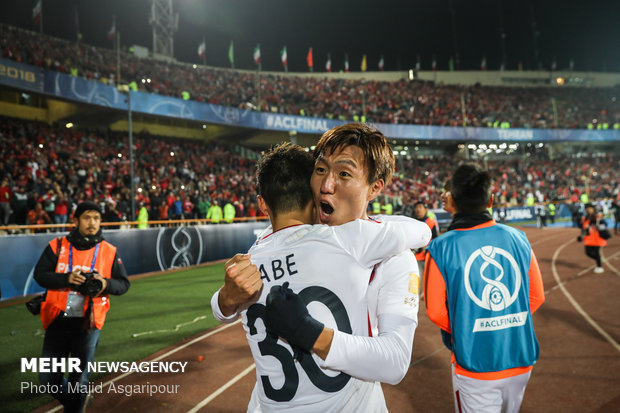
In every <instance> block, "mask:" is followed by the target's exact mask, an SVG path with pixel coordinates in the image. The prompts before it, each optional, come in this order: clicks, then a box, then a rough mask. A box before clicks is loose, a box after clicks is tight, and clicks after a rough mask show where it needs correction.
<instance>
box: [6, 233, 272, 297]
mask: <svg viewBox="0 0 620 413" xmlns="http://www.w3.org/2000/svg"><path fill="white" fill-rule="evenodd" d="M267 225H269V223H268V222H267V221H259V222H248V223H236V224H226V225H224V224H222V225H200V226H192V227H172V228H167V227H166V228H149V229H143V230H137V229H133V230H104V232H103V234H104V237H105V239H106V240H107V241H108V242H110V243H111V244H112V245H114V246H115V247H116V248H117V251H118V254H119V256H120V257H121V258H122V259H123V264H124V265H125V268H126V269H127V273H128V274H129V275H134V274H142V273H145V272H152V271H163V270H167V269H170V268H177V267H187V266H190V265H196V264H200V263H203V262H208V261H214V260H219V259H223V258H229V257H232V256H233V255H234V254H236V253H238V252H239V253H245V252H247V250H248V249H249V248H250V247H251V246H252V243H253V242H254V241H255V240H256V237H257V235H258V234H259V233H260V232H262V231H263V230H264V229H265V228H266V227H267ZM62 235H64V234H35V235H7V236H3V237H0V262H2V272H1V273H0V291H1V293H2V297H1V299H2V300H6V299H8V298H12V297H20V296H24V295H28V294H34V293H38V292H42V291H43V288H42V287H41V286H39V285H38V284H37V282H36V281H35V280H34V277H33V276H34V267H35V265H36V263H37V261H38V260H39V257H40V256H41V254H42V253H43V250H44V249H45V248H46V246H47V245H48V243H49V242H50V241H51V240H52V239H54V238H55V237H57V236H62Z"/></svg>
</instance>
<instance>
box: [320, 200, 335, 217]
mask: <svg viewBox="0 0 620 413" xmlns="http://www.w3.org/2000/svg"><path fill="white" fill-rule="evenodd" d="M321 212H323V214H324V215H327V216H329V215H331V214H333V212H334V207H332V206H331V205H330V204H328V203H327V202H324V201H323V202H321Z"/></svg>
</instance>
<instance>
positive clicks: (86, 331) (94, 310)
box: [34, 201, 129, 412]
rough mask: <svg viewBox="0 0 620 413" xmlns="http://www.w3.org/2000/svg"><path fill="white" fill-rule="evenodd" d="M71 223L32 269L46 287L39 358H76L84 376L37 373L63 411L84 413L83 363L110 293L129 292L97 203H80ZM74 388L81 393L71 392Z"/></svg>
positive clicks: (91, 350)
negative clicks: (52, 387) (50, 387)
mask: <svg viewBox="0 0 620 413" xmlns="http://www.w3.org/2000/svg"><path fill="white" fill-rule="evenodd" d="M74 223H75V228H74V229H73V230H72V231H71V232H70V233H69V234H67V235H66V236H65V237H62V238H58V239H53V240H52V241H50V243H49V245H48V246H47V247H46V248H45V250H44V251H43V254H42V255H41V258H39V262H38V263H37V265H36V267H35V270H34V279H35V280H36V281H37V283H39V285H41V286H42V287H44V288H47V295H46V298H45V301H43V302H42V303H41V310H40V311H41V322H42V324H43V329H44V330H46V331H45V339H44V341H43V351H42V354H41V357H54V358H66V357H76V358H79V359H80V370H81V371H82V373H78V372H73V373H69V377H68V378H65V376H64V374H63V373H61V372H52V373H39V381H40V382H41V384H43V385H48V384H49V385H57V386H58V388H60V389H61V391H59V392H58V393H55V394H52V396H54V397H55V398H56V399H57V400H58V401H59V402H60V403H61V404H62V405H63V406H64V407H65V412H81V411H84V409H85V406H86V404H87V401H89V400H87V399H90V398H91V397H90V396H91V395H89V394H88V393H86V392H83V391H81V390H82V389H83V388H86V387H85V386H87V385H88V370H87V364H88V362H89V361H92V360H93V358H94V355H95V348H96V347H97V344H98V342H99V333H100V330H101V328H102V327H103V324H104V322H105V317H106V313H107V312H108V310H109V308H110V300H109V298H108V295H121V294H124V293H126V292H127V290H128V289H129V279H128V278H127V272H126V271H125V267H124V265H123V262H122V260H121V259H120V257H119V256H118V254H117V252H116V247H114V246H113V245H112V244H109V243H108V242H106V241H104V239H103V236H102V235H101V228H100V225H101V209H100V208H99V205H97V204H95V203H94V202H90V201H84V202H82V203H80V204H79V205H78V206H77V208H76V210H75V214H74ZM69 383H72V386H71V387H70V386H69ZM76 384H79V386H77V388H78V389H80V391H75V389H76Z"/></svg>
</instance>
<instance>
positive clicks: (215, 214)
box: [207, 201, 222, 224]
mask: <svg viewBox="0 0 620 413" xmlns="http://www.w3.org/2000/svg"><path fill="white" fill-rule="evenodd" d="M207 219H210V220H211V222H212V223H214V224H219V223H220V221H221V220H222V207H220V206H219V205H218V204H217V201H213V203H212V204H211V206H210V207H209V210H208V211H207Z"/></svg>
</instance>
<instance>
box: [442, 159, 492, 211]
mask: <svg viewBox="0 0 620 413" xmlns="http://www.w3.org/2000/svg"><path fill="white" fill-rule="evenodd" d="M450 191H451V193H452V199H453V200H454V204H455V205H456V208H457V210H458V213H460V214H476V213H479V212H483V211H484V210H485V209H486V207H487V205H488V204H489V200H490V199H491V175H489V172H487V171H485V170H483V169H482V168H481V167H480V166H479V165H477V164H475V163H464V164H461V165H460V166H459V167H458V168H456V171H454V174H453V175H452V180H451V182H450Z"/></svg>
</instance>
